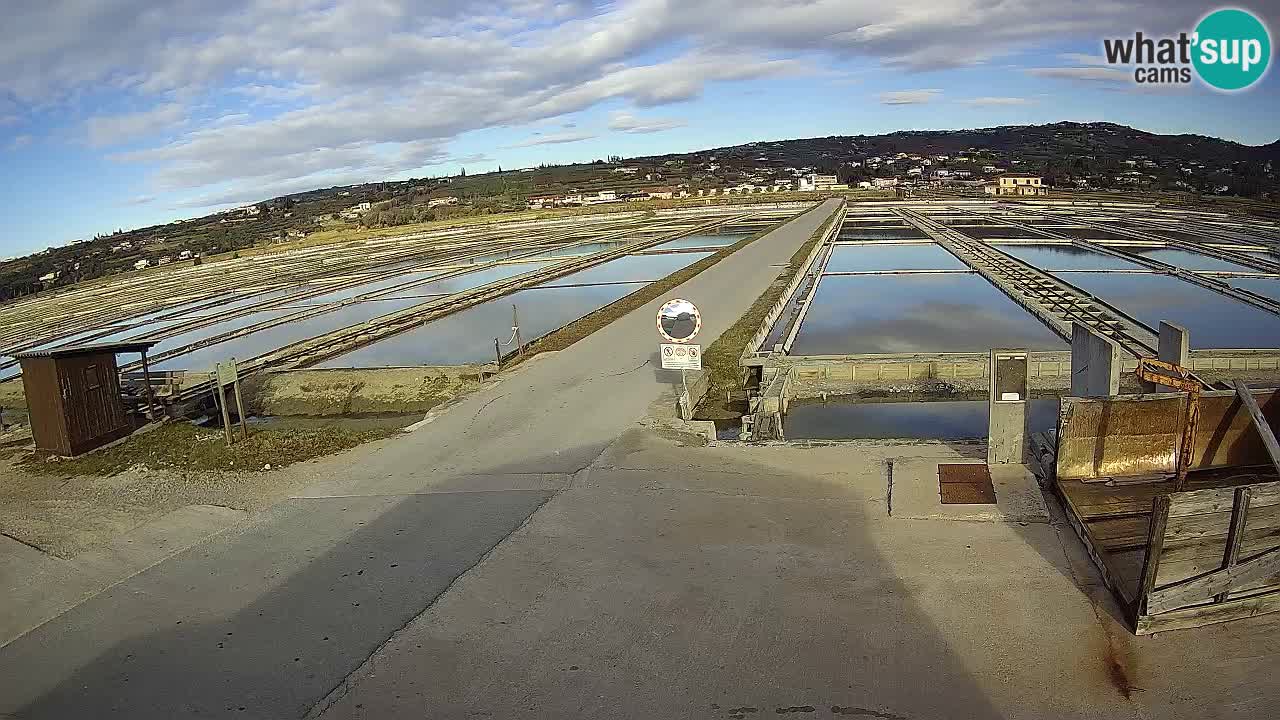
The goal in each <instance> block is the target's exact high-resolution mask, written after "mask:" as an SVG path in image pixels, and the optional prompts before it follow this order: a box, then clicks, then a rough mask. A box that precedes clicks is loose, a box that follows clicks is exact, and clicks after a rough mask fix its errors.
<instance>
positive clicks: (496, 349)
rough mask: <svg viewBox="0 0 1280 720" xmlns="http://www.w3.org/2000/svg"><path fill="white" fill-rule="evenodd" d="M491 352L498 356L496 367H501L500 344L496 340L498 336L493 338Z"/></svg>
mask: <svg viewBox="0 0 1280 720" xmlns="http://www.w3.org/2000/svg"><path fill="white" fill-rule="evenodd" d="M493 354H494V355H495V356H497V358H498V369H499V370H501V369H502V344H501V343H499V342H498V338H494V339H493Z"/></svg>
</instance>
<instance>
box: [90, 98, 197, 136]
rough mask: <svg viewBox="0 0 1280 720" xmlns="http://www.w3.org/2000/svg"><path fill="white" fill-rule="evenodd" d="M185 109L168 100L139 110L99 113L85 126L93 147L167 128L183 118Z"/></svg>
mask: <svg viewBox="0 0 1280 720" xmlns="http://www.w3.org/2000/svg"><path fill="white" fill-rule="evenodd" d="M185 112H186V111H185V110H184V109H183V107H182V106H181V105H179V104H177V103H167V104H164V105H158V106H156V107H154V108H152V109H150V110H144V111H142V112H135V113H125V114H123V115H100V116H97V117H91V118H89V120H88V122H86V123H85V130H86V132H87V133H88V138H89V144H90V145H93V146H94V147H104V146H107V145H119V144H121V143H124V142H128V141H129V140H133V139H134V138H138V137H142V136H145V135H150V134H152V133H155V132H158V131H160V130H165V129H167V128H170V127H172V126H174V125H176V124H177V123H179V122H181V121H182V119H183V117H184V115H185Z"/></svg>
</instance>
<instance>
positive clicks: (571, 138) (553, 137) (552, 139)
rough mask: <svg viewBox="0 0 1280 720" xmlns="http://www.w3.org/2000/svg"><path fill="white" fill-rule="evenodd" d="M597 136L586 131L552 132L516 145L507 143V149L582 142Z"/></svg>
mask: <svg viewBox="0 0 1280 720" xmlns="http://www.w3.org/2000/svg"><path fill="white" fill-rule="evenodd" d="M594 137H596V136H595V135H593V134H591V133H585V132H564V133H550V134H547V135H541V134H539V135H534V136H533V137H531V138H529V139H528V140H522V141H520V142H518V143H515V144H514V145H507V146H506V148H507V149H513V148H526V147H534V146H536V145H563V144H565V143H576V142H582V141H583V140H591V139H592V138H594Z"/></svg>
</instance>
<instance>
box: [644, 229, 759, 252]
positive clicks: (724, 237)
mask: <svg viewBox="0 0 1280 720" xmlns="http://www.w3.org/2000/svg"><path fill="white" fill-rule="evenodd" d="M748 235H750V233H713V234H707V235H688V236H686V237H682V238H676V239H675V240H668V241H667V242H664V243H662V244H661V245H657V246H655V247H654V248H653V249H655V250H679V249H683V248H698V247H726V246H728V245H732V244H734V243H736V242H738V241H739V240H741V239H742V238H744V237H747V236H748Z"/></svg>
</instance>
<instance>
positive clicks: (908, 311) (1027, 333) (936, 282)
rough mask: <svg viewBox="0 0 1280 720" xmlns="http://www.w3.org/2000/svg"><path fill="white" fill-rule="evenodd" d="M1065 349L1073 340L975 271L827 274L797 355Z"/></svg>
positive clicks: (798, 341) (798, 339)
mask: <svg viewBox="0 0 1280 720" xmlns="http://www.w3.org/2000/svg"><path fill="white" fill-rule="evenodd" d="M993 347H1013V348H1027V349H1029V350H1058V349H1062V348H1064V347H1065V343H1064V342H1063V341H1062V339H1061V338H1059V337H1058V336H1057V335H1055V334H1053V333H1052V332H1051V331H1050V330H1049V329H1048V328H1047V327H1045V326H1044V325H1043V324H1041V323H1040V321H1039V320H1037V319H1035V318H1034V317H1033V316H1032V315H1030V314H1029V313H1027V312H1026V311H1025V310H1023V309H1022V308H1020V307H1018V306H1017V305H1016V304H1014V303H1013V301H1011V300H1009V299H1008V298H1007V297H1005V296H1004V295H1003V294H1001V293H1000V291H998V290H996V289H995V288H994V287H992V286H991V285H990V284H988V283H987V281H986V280H983V279H982V278H980V277H977V276H975V275H961V274H956V275H865V276H857V277H851V276H836V277H826V278H823V279H822V282H821V283H819V285H818V292H817V294H816V295H815V296H814V300H813V303H812V304H811V305H810V307H809V313H808V315H807V316H806V317H805V319H804V323H803V324H802V325H801V326H800V332H799V334H798V335H797V336H796V341H795V344H794V345H793V346H792V348H791V354H792V355H843V354H857V353H904V352H984V351H986V350H989V349H991V348H993Z"/></svg>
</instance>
